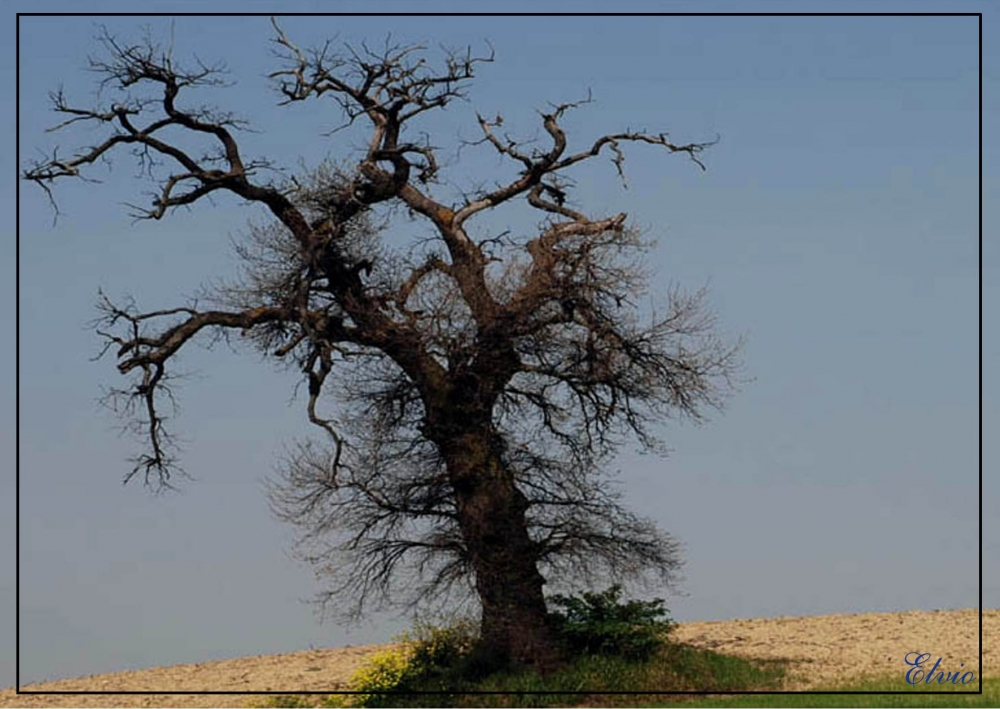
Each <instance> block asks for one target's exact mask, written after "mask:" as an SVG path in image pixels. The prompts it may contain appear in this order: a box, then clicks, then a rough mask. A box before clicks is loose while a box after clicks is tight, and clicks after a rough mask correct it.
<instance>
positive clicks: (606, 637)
mask: <svg viewBox="0 0 1000 709" xmlns="http://www.w3.org/2000/svg"><path fill="white" fill-rule="evenodd" d="M621 594H622V587H621V586H620V585H618V584H615V585H614V586H612V587H611V588H609V589H608V590H606V591H603V592H601V593H584V594H583V595H582V596H568V597H567V596H553V597H552V598H550V599H549V602H550V603H551V604H552V605H554V606H557V607H559V608H560V609H561V610H557V611H552V612H550V613H549V618H550V620H551V622H552V623H553V625H554V627H555V628H556V630H557V632H558V633H559V635H560V636H561V637H562V639H563V640H564V642H565V643H566V645H567V649H568V650H569V651H570V653H571V654H573V655H579V654H587V655H616V656H620V657H624V658H628V659H632V660H645V659H648V658H649V657H651V656H652V655H653V653H654V652H656V651H657V650H658V649H659V648H660V647H662V646H663V644H664V642H665V641H666V638H667V634H668V633H669V632H670V631H671V630H672V629H673V627H674V622H673V621H672V620H671V619H670V618H669V617H668V616H667V609H666V608H665V607H664V601H663V599H662V598H657V599H654V600H652V601H627V602H622V601H621Z"/></svg>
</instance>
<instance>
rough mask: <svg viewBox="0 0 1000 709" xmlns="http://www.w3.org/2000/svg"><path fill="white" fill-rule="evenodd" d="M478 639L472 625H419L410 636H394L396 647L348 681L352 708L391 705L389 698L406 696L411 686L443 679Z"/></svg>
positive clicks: (370, 662)
mask: <svg viewBox="0 0 1000 709" xmlns="http://www.w3.org/2000/svg"><path fill="white" fill-rule="evenodd" d="M477 637H478V634H477V631H476V625H475V623H473V622H472V621H459V622H457V623H454V624H452V625H449V626H446V627H437V626H433V625H430V624H426V623H421V624H418V625H417V627H416V628H415V629H414V630H413V631H412V632H406V633H403V634H402V635H399V636H397V637H396V638H394V640H395V641H396V642H397V643H398V644H397V645H396V646H394V647H391V648H389V649H387V650H383V651H381V652H378V653H376V654H374V655H372V656H371V658H369V660H368V662H366V663H365V664H364V665H363V666H362V667H361V668H359V669H358V670H357V671H356V672H355V673H354V675H353V676H352V677H351V683H350V687H351V691H354V692H361V694H355V695H349V696H348V697H346V698H347V699H349V701H350V703H351V705H352V706H357V707H366V706H377V705H379V704H387V705H389V706H391V705H392V699H393V697H392V695H386V694H382V693H384V692H405V691H406V690H407V689H409V688H411V687H412V686H413V684H414V683H416V682H417V681H420V680H425V679H428V678H432V677H435V676H439V675H443V674H444V673H446V672H448V671H449V670H451V669H453V668H455V667H456V666H457V665H458V664H459V663H460V662H461V661H462V659H463V658H465V657H466V656H468V654H469V653H470V652H471V651H472V649H473V647H474V645H475V643H476V639H477Z"/></svg>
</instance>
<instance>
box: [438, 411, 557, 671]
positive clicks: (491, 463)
mask: <svg viewBox="0 0 1000 709" xmlns="http://www.w3.org/2000/svg"><path fill="white" fill-rule="evenodd" d="M498 445H499V442H498V441H497V440H496V438H495V435H494V434H493V433H492V432H491V431H489V428H488V426H483V427H481V428H480V429H479V430H475V431H472V432H469V433H466V434H464V435H461V436H456V437H452V438H450V439H449V440H447V441H444V442H442V445H441V448H442V452H443V453H444V456H445V460H446V463H447V466H448V473H449V477H450V478H451V482H452V485H453V486H454V489H455V496H456V502H457V509H458V517H459V526H460V527H461V531H462V536H463V538H464V540H465V543H466V546H467V548H468V550H469V555H470V561H471V564H472V568H473V570H474V572H475V581H476V590H477V592H478V594H479V599H480V601H481V604H482V625H481V637H482V644H483V648H484V649H485V650H486V651H487V652H488V653H489V654H490V656H491V657H492V659H495V660H496V661H497V662H499V663H500V664H506V663H508V662H513V663H519V664H529V665H535V666H537V667H540V668H545V667H548V666H550V665H551V664H552V663H554V662H555V661H556V660H557V658H558V648H557V644H556V642H555V637H554V634H553V633H552V631H551V629H550V627H549V626H548V624H547V623H546V609H545V598H544V596H543V594H542V586H543V585H544V584H545V579H544V578H543V577H542V575H541V573H539V571H538V549H537V546H536V545H535V544H534V543H533V542H532V541H531V538H530V537H529V535H528V528H527V521H526V517H525V511H526V510H527V507H528V505H527V500H526V498H525V497H524V495H523V494H522V493H521V491H520V490H518V489H517V487H516V486H515V485H514V479H513V475H512V474H511V473H510V471H509V470H507V469H505V467H504V466H503V463H502V460H501V457H500V452H499V448H498Z"/></svg>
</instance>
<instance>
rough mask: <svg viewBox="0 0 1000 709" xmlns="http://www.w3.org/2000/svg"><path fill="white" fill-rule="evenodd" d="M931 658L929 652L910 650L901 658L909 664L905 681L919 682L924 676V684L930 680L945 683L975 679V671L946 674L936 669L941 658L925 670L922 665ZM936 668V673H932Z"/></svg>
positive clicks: (930, 681) (963, 682) (967, 681)
mask: <svg viewBox="0 0 1000 709" xmlns="http://www.w3.org/2000/svg"><path fill="white" fill-rule="evenodd" d="M929 659H931V654H930V653H929V652H911V653H909V654H908V655H907V656H906V657H904V658H903V662H905V663H906V664H907V665H909V666H910V669H908V670H907V671H906V681H907V682H908V683H910V684H912V685H915V684H917V683H918V682H920V680H921V678H924V684H931V683H932V682H935V681H936V682H937V683H938V684H945V683H947V682H951V683H952V684H958V683H959V682H961V683H962V684H968V683H969V682H975V681H976V673H975V672H971V671H967V672H965V673H960V672H954V673H952V672H949V673H948V674H947V675H946V674H945V673H944V671H943V670H938V667H939V666H940V665H941V658H940V657H939V658H938V659H937V662H935V663H934V666H933V667H931V668H930V670H928V671H925V670H924V669H923V665H924V663H925V662H927V661H928V660H929ZM959 667H965V663H964V662H963V663H962V664H960V665H959ZM935 670H937V675H935V674H934V672H935Z"/></svg>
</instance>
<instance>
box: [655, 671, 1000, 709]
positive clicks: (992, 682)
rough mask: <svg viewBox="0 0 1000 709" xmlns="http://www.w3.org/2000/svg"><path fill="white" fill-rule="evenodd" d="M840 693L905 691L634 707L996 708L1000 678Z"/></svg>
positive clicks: (679, 700) (896, 683)
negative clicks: (980, 690)
mask: <svg viewBox="0 0 1000 709" xmlns="http://www.w3.org/2000/svg"><path fill="white" fill-rule="evenodd" d="M826 689H827V691H838V692H849V691H857V692H906V695H902V694H884V695H876V694H841V695H837V694H759V695H754V696H729V697H690V698H685V697H674V698H672V699H670V700H668V701H666V702H647V701H645V699H646V698H645V697H636V699H638V700H640V701H638V702H637V703H636V704H635V706H659V707H685V708H687V707H691V709H694V708H696V707H997V706H1000V678H987V679H985V680H983V693H982V694H951V696H948V695H942V694H928V692H940V691H944V692H949V693H954V692H970V691H972V692H975V691H978V689H979V682H978V681H977V682H975V683H972V684H967V685H964V686H962V685H958V686H954V685H922V684H917V685H910V684H907V683H906V681H904V679H903V678H902V677H882V678H870V679H866V680H863V681H860V682H856V683H854V684H848V685H842V686H837V687H829V688H826Z"/></svg>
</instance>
